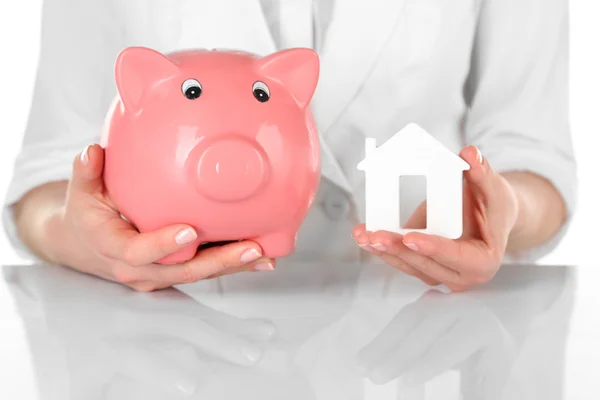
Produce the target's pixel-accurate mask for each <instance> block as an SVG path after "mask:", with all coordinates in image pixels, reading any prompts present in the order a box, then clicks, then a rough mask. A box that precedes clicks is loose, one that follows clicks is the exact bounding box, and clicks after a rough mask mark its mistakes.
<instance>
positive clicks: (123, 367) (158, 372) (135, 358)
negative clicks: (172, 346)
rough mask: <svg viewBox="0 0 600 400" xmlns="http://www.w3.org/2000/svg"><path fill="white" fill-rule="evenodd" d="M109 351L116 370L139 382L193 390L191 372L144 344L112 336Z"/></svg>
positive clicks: (166, 388) (171, 389)
mask: <svg viewBox="0 0 600 400" xmlns="http://www.w3.org/2000/svg"><path fill="white" fill-rule="evenodd" d="M111 351H112V352H113V356H114V365H115V367H116V368H117V371H118V372H120V373H122V374H123V375H125V376H128V377H130V378H133V379H134V380H135V381H137V382H138V383H141V384H142V385H143V386H147V385H149V386H150V387H153V388H155V389H162V390H163V391H166V392H167V393H172V394H186V395H191V394H193V393H194V392H195V391H196V389H197V387H196V382H195V378H194V374H192V373H191V372H189V371H187V370H186V369H184V368H182V367H181V366H180V365H177V364H175V363H173V362H172V361H171V360H169V358H168V357H165V356H164V355H162V354H161V353H160V352H159V351H156V349H150V348H149V346H148V344H144V343H143V342H142V343H140V342H136V341H130V340H127V341H123V342H121V341H120V340H115V341H114V343H113V346H112V349H111Z"/></svg>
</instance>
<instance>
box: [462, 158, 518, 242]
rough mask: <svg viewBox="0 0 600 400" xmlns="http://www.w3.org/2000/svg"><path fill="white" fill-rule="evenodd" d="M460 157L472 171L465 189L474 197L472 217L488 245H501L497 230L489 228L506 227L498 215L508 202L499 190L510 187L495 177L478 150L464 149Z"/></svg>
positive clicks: (504, 216) (501, 213)
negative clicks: (506, 186)
mask: <svg viewBox="0 0 600 400" xmlns="http://www.w3.org/2000/svg"><path fill="white" fill-rule="evenodd" d="M460 156H461V157H462V158H463V159H464V160H465V161H466V162H467V163H468V164H469V166H470V169H469V170H468V171H465V179H466V183H467V185H466V187H467V188H468V190H469V191H470V192H471V194H472V197H473V204H472V206H473V207H474V210H473V216H474V218H475V220H476V222H477V225H478V226H479V231H480V232H479V233H480V235H481V237H482V238H483V239H484V241H485V242H486V243H488V244H491V243H499V241H501V240H502V238H501V237H498V233H497V231H498V230H496V229H491V228H490V227H492V226H504V225H506V224H507V221H506V219H507V218H506V215H505V213H504V212H501V211H499V212H496V211H497V210H501V209H503V208H504V207H506V201H508V200H507V198H506V197H505V196H501V195H499V194H498V190H499V188H502V187H503V186H504V185H506V184H507V183H506V182H504V180H503V179H502V178H501V177H500V176H499V175H498V174H496V173H495V171H494V170H493V169H492V168H491V166H490V165H489V163H488V162H487V161H486V159H485V158H483V156H482V155H481V152H480V151H479V149H478V148H477V147H475V146H467V147H465V148H463V149H462V150H461V152H460ZM504 230H505V229H502V230H501V232H504Z"/></svg>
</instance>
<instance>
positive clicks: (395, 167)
mask: <svg viewBox="0 0 600 400" xmlns="http://www.w3.org/2000/svg"><path fill="white" fill-rule="evenodd" d="M365 154H366V157H365V159H364V160H363V161H361V162H360V163H359V164H358V169H359V170H362V171H365V170H367V169H377V170H382V171H385V172H389V173H395V174H396V173H398V174H404V175H411V174H414V175H423V174H426V173H427V172H429V171H433V170H450V171H466V170H468V169H470V167H469V164H467V162H465V161H464V160H463V159H462V158H460V157H459V156H458V155H456V154H454V153H452V152H451V151H450V150H448V149H447V148H446V147H445V146H444V145H443V144H442V143H440V142H439V141H438V140H437V139H435V138H434V137H433V136H431V135H430V134H429V133H428V132H427V131H425V130H424V129H423V128H421V127H420V126H419V125H417V124H414V123H412V124H409V125H407V126H406V127H405V128H403V129H402V130H401V131H399V132H398V133H396V134H395V135H394V136H392V137H391V138H390V139H389V140H388V141H387V142H385V143H384V144H383V145H381V146H379V147H376V142H375V139H373V138H368V139H367V140H366V149H365Z"/></svg>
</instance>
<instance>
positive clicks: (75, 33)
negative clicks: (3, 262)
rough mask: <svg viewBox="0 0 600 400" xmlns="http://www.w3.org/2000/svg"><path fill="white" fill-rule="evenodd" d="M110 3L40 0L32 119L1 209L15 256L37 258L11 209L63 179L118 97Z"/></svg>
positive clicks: (117, 34)
mask: <svg viewBox="0 0 600 400" xmlns="http://www.w3.org/2000/svg"><path fill="white" fill-rule="evenodd" d="M111 4H112V2H104V1H93V2H89V1H79V0H45V1H44V3H43V11H42V37H41V50H40V55H39V64H38V68H37V76H36V82H35V86H34V94H33V99H32V103H31V109H30V114H29V119H28V122H27V126H26V131H25V134H24V138H23V142H22V146H21V149H20V152H19V154H18V156H17V159H16V163H15V166H14V175H13V177H12V181H11V183H10V185H9V188H8V193H7V197H6V199H5V203H4V207H3V211H2V214H3V216H2V217H3V218H2V219H3V223H4V227H5V230H6V233H7V235H8V238H9V240H10V241H11V243H12V244H13V246H14V247H15V249H16V251H17V252H18V253H19V255H20V256H21V257H23V258H26V259H35V258H34V257H33V255H32V254H31V252H30V251H28V249H26V248H25V246H24V245H23V243H22V242H21V241H20V239H19V238H18V236H17V234H16V227H15V223H14V219H13V213H12V207H11V206H12V205H13V204H14V203H15V202H17V201H18V200H19V199H20V198H21V197H22V196H23V195H24V194H25V193H27V192H28V191H29V190H31V189H33V188H35V187H36V186H39V185H41V184H44V183H47V182H51V181H59V180H67V179H69V177H70V175H71V168H72V163H73V160H74V158H75V156H76V155H77V154H78V152H80V151H81V150H82V149H83V148H84V147H85V146H86V145H88V144H90V143H93V142H97V141H98V140H99V138H100V135H101V129H102V125H103V122H104V117H105V115H106V112H107V111H108V108H109V105H110V102H111V100H112V98H113V96H114V95H115V94H116V88H115V84H114V79H113V69H114V62H115V60H116V57H117V55H118V52H119V51H120V50H121V48H120V47H119V44H120V43H121V42H122V38H121V30H120V29H119V26H118V23H117V21H115V18H111V17H112V16H111V12H110V9H109V8H108V7H109V5H111Z"/></svg>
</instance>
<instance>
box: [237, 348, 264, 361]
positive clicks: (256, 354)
mask: <svg viewBox="0 0 600 400" xmlns="http://www.w3.org/2000/svg"><path fill="white" fill-rule="evenodd" d="M241 351H242V354H243V355H244V356H245V357H246V358H247V359H248V360H250V362H252V363H255V362H257V361H258V360H259V359H260V356H261V355H262V351H260V349H259V348H257V347H252V346H243V347H242V348H241Z"/></svg>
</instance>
